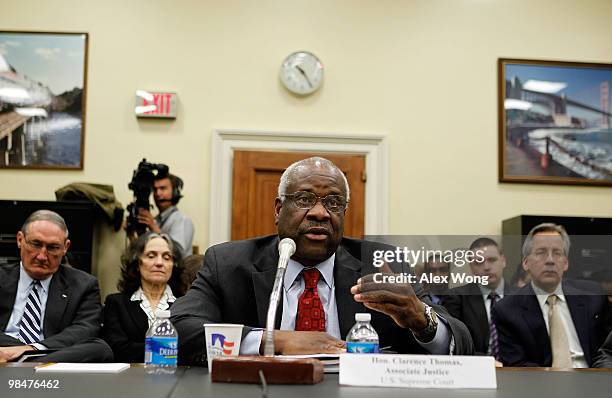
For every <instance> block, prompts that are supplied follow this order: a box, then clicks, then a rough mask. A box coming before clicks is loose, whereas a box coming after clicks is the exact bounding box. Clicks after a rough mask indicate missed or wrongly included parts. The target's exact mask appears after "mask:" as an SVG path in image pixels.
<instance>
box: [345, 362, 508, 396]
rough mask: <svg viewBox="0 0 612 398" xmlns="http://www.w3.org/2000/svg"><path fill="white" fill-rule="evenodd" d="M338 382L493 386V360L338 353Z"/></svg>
mask: <svg viewBox="0 0 612 398" xmlns="http://www.w3.org/2000/svg"><path fill="white" fill-rule="evenodd" d="M340 384H341V385H346V386H360V387H411V388H452V389H457V388H483V389H484V388H487V389H494V388H497V379H496V376H495V361H494V359H493V357H485V356H455V355H453V356H448V355H389V354H387V355H385V354H343V355H340Z"/></svg>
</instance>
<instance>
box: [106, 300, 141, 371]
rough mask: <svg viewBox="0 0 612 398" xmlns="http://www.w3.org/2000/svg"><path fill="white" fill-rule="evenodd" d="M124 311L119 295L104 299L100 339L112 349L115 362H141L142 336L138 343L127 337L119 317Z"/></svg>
mask: <svg viewBox="0 0 612 398" xmlns="http://www.w3.org/2000/svg"><path fill="white" fill-rule="evenodd" d="M125 311H126V309H125V307H122V303H121V295H120V294H112V295H110V296H108V297H107V298H106V302H105V304H104V326H103V327H102V338H103V339H104V340H105V341H106V342H107V343H108V345H109V346H110V347H111V348H112V349H113V354H114V355H115V360H116V361H118V362H129V363H139V362H143V360H144V347H145V344H144V336H143V337H142V338H141V339H140V340H139V341H134V340H133V339H131V338H130V337H129V336H128V333H127V332H126V330H125V325H124V324H123V321H122V320H121V318H122V317H121V315H120V314H121V313H122V312H123V313H125Z"/></svg>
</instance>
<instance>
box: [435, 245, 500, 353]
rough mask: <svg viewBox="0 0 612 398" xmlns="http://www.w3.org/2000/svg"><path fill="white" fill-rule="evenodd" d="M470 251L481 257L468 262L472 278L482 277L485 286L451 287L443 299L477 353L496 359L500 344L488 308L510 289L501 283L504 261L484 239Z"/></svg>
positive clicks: (478, 284) (498, 250) (469, 284)
mask: <svg viewBox="0 0 612 398" xmlns="http://www.w3.org/2000/svg"><path fill="white" fill-rule="evenodd" d="M469 249H470V250H471V251H472V252H475V253H476V252H478V253H479V254H481V255H480V256H477V257H476V259H475V260H474V261H473V262H471V263H470V270H471V271H472V275H474V276H477V277H480V278H483V279H482V280H483V281H484V280H486V284H480V283H468V284H466V285H463V286H459V287H456V288H453V289H451V290H450V291H449V292H448V294H447V295H446V296H444V301H443V304H444V306H445V307H446V309H447V310H448V312H449V313H450V314H451V315H452V316H454V317H455V318H457V319H459V320H461V321H462V322H463V323H465V325H466V326H467V327H468V329H469V330H470V333H471V334H472V340H473V341H474V350H475V351H476V353H478V354H479V355H493V356H494V357H496V358H498V357H499V345H498V341H497V336H496V333H497V331H496V330H495V325H492V323H491V307H494V306H495V305H496V303H497V301H499V300H501V299H502V298H503V297H504V296H505V295H506V294H507V293H508V291H509V289H510V286H508V284H507V283H506V282H505V280H504V268H505V267H506V258H505V257H504V255H503V254H502V252H501V250H500V249H499V246H498V244H497V242H495V241H494V240H493V239H490V238H486V237H483V238H478V239H476V240H475V241H474V242H472V244H471V245H470V248H469ZM478 260H480V261H478Z"/></svg>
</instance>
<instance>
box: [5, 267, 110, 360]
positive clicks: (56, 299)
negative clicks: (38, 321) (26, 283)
mask: <svg viewBox="0 0 612 398" xmlns="http://www.w3.org/2000/svg"><path fill="white" fill-rule="evenodd" d="M18 282H19V264H9V265H4V266H0V331H2V333H0V346H15V345H22V344H23V343H22V342H21V341H19V340H17V339H15V338H13V337H10V336H8V335H6V334H5V333H4V330H6V326H7V324H8V321H9V319H10V317H11V313H12V311H13V305H14V304H15V297H16V296H17V285H18ZM101 320H102V319H101V305H100V289H99V288H98V280H97V279H96V278H95V277H93V276H92V275H89V274H87V273H85V272H83V271H80V270H78V269H76V268H72V267H70V266H66V265H60V267H59V268H58V270H57V272H56V273H55V274H54V275H53V279H51V283H50V284H49V295H48V298H47V305H46V307H45V319H44V320H43V334H44V335H45V339H44V340H42V341H40V344H43V345H44V346H46V347H47V348H49V349H60V348H65V347H70V346H72V345H74V344H77V343H82V342H84V341H86V340H88V339H91V338H94V337H97V336H98V333H99V332H100V324H101Z"/></svg>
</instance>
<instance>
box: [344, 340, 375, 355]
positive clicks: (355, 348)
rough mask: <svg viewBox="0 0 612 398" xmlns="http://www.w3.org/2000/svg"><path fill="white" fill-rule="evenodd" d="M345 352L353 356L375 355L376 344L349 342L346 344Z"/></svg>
mask: <svg viewBox="0 0 612 398" xmlns="http://www.w3.org/2000/svg"><path fill="white" fill-rule="evenodd" d="M346 352H351V353H355V354H377V353H378V343H370V342H357V341H355V342H351V341H349V342H347V343H346Z"/></svg>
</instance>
